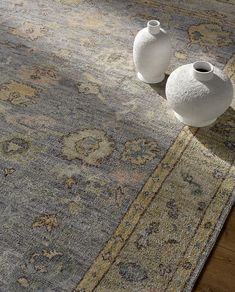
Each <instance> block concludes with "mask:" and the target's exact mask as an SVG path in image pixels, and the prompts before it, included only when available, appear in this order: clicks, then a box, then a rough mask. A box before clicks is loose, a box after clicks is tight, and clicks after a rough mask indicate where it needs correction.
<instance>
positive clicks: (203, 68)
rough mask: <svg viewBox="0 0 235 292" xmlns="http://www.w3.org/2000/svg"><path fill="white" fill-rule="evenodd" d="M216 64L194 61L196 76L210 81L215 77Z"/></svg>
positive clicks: (201, 79) (200, 79)
mask: <svg viewBox="0 0 235 292" xmlns="http://www.w3.org/2000/svg"><path fill="white" fill-rule="evenodd" d="M213 71H214V66H213V65H212V64H211V63H209V62H207V61H196V62H194V63H193V74H194V77H195V78H196V79H197V80H199V81H208V80H210V79H211V78H212V77H213Z"/></svg>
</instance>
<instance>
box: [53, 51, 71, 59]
mask: <svg viewBox="0 0 235 292" xmlns="http://www.w3.org/2000/svg"><path fill="white" fill-rule="evenodd" d="M54 54H55V55H56V56H57V57H58V58H60V59H63V60H70V59H71V58H72V52H71V51H70V50H68V49H59V50H57V51H55V52H54Z"/></svg>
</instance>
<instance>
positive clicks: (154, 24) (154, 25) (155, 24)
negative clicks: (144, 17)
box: [147, 19, 161, 34]
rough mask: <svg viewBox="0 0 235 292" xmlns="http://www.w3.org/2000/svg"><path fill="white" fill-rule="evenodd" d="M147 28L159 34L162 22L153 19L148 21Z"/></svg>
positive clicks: (152, 32)
mask: <svg viewBox="0 0 235 292" xmlns="http://www.w3.org/2000/svg"><path fill="white" fill-rule="evenodd" d="M147 28H148V31H149V32H150V33H151V34H157V33H159V32H160V28H161V23H160V21H158V20H156V19H151V20H149V21H148V22H147Z"/></svg>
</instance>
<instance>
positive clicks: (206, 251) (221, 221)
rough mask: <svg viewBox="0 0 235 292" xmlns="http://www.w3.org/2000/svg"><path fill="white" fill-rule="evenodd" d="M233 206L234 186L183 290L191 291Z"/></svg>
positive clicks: (234, 199) (234, 204)
mask: <svg viewBox="0 0 235 292" xmlns="http://www.w3.org/2000/svg"><path fill="white" fill-rule="evenodd" d="M234 206H235V188H233V190H232V195H231V197H230V199H229V200H228V202H227V204H226V206H225V207H224V209H223V211H222V213H221V215H220V218H219V220H218V221H217V224H216V225H215V228H214V231H213V233H212V235H211V237H210V239H209V241H208V243H207V245H206V247H205V249H204V251H203V254H202V256H201V258H199V262H198V264H197V266H196V268H195V269H194V271H193V273H192V276H191V277H190V279H189V282H188V284H187V285H186V287H185V290H184V291H185V292H191V291H192V290H193V288H194V285H195V283H196V281H197V279H198V277H199V275H200V274H201V272H202V270H203V268H204V266H205V264H206V261H207V260H208V258H209V256H210V254H211V252H212V250H213V248H214V247H215V245H216V243H217V241H218V237H219V235H220V233H221V231H222V228H223V226H224V224H225V221H226V219H227V218H228V216H229V214H230V212H231V210H232V208H233V207H234Z"/></svg>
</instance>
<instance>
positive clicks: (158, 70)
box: [133, 20, 171, 83]
mask: <svg viewBox="0 0 235 292" xmlns="http://www.w3.org/2000/svg"><path fill="white" fill-rule="evenodd" d="M170 57H171V43H170V39H169V37H168V35H167V33H166V31H165V30H164V29H162V28H161V26H160V22H159V21H157V20H150V21H149V22H148V23H147V27H145V28H143V29H142V30H140V31H139V32H138V33H137V35H136V37H135V40H134V45H133V58H134V64H135V66H136V70H137V72H138V73H137V76H138V78H139V79H140V80H141V81H143V82H146V83H158V82H161V81H162V80H163V79H164V77H165V72H166V70H167V67H168V65H169V63H170Z"/></svg>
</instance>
